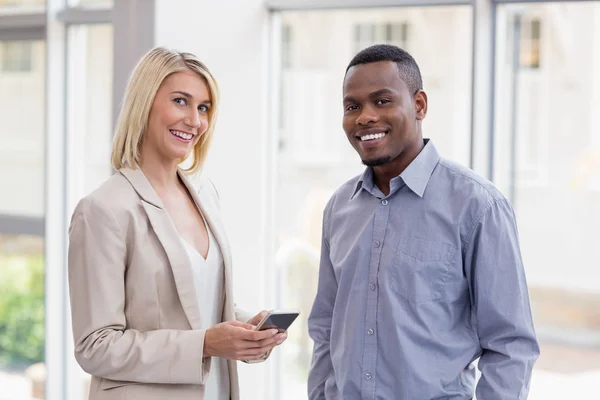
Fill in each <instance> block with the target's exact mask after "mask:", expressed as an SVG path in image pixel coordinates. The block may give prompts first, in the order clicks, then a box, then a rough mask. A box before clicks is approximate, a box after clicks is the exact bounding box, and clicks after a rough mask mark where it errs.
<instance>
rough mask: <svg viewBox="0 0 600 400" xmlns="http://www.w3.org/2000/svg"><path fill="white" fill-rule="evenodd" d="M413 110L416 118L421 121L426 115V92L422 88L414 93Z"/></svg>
mask: <svg viewBox="0 0 600 400" xmlns="http://www.w3.org/2000/svg"><path fill="white" fill-rule="evenodd" d="M415 111H416V114H417V119H418V120H419V121H422V120H424V119H425V116H426V115H427V93H425V91H423V90H419V91H418V92H417V93H415Z"/></svg>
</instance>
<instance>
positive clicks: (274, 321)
mask: <svg viewBox="0 0 600 400" xmlns="http://www.w3.org/2000/svg"><path fill="white" fill-rule="evenodd" d="M298 315H300V312H299V311H296V310H271V311H269V313H268V314H267V315H265V317H264V318H263V319H262V321H260V322H259V323H258V325H256V328H255V329H256V330H257V331H263V330H265V329H273V328H275V329H277V330H278V331H279V332H285V331H286V330H287V329H288V328H289V327H290V325H292V322H294V321H295V320H296V318H298Z"/></svg>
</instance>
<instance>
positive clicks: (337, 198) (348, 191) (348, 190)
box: [327, 173, 363, 208]
mask: <svg viewBox="0 0 600 400" xmlns="http://www.w3.org/2000/svg"><path fill="white" fill-rule="evenodd" d="M362 176H363V174H362V173H360V174H358V175H356V176H355V177H353V178H351V179H349V180H347V181H346V182H345V183H344V184H342V185H341V186H340V187H338V188H337V190H336V191H335V192H333V194H332V195H331V198H330V199H329V202H328V204H327V208H329V207H333V206H335V205H340V204H343V203H347V202H348V201H349V200H350V198H351V197H352V196H353V195H354V193H355V192H356V187H357V185H358V182H359V181H360V180H361V179H362Z"/></svg>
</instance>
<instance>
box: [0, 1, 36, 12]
mask: <svg viewBox="0 0 600 400" xmlns="http://www.w3.org/2000/svg"><path fill="white" fill-rule="evenodd" d="M45 6H46V0H0V13H2V12H6V11H18V12H21V11H39V10H43V9H44V8H45Z"/></svg>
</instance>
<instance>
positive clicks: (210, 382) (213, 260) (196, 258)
mask: <svg viewBox="0 0 600 400" xmlns="http://www.w3.org/2000/svg"><path fill="white" fill-rule="evenodd" d="M203 218H204V217H203ZM204 222H205V225H206V229H207V230H208V239H209V240H208V254H207V256H206V259H204V258H203V257H202V256H201V255H200V253H198V251H197V250H196V249H195V248H194V247H193V246H191V245H190V244H189V243H187V242H186V241H185V240H183V239H181V241H182V242H183V245H184V247H185V249H186V251H187V253H188V256H189V258H190V262H191V264H192V272H193V274H194V286H195V288H196V297H197V299H198V309H199V310H200V316H201V319H200V322H201V324H202V329H207V328H210V327H211V326H215V325H216V324H218V323H220V322H221V319H222V316H223V305H224V298H225V279H224V265H223V256H222V254H221V249H220V248H219V245H218V244H217V241H216V240H215V238H214V236H213V234H212V232H211V230H210V228H209V226H208V224H207V223H206V220H205V221H204ZM219 388H221V392H220V393H219ZM230 391H231V390H230V387H229V368H228V367H227V360H226V359H224V358H219V357H213V358H212V361H211V366H210V373H209V375H208V378H207V380H206V385H205V391H204V398H205V399H206V400H229V399H230Z"/></svg>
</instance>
